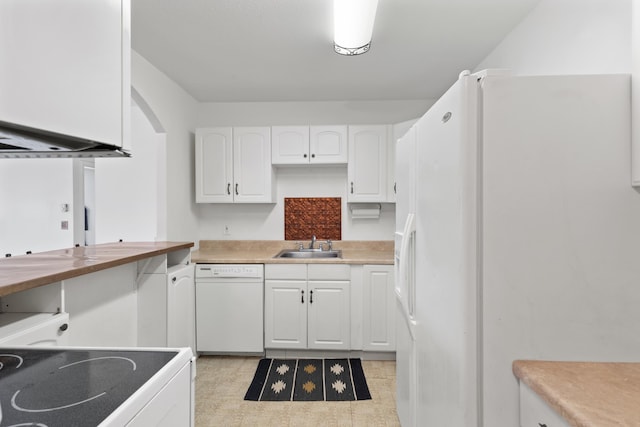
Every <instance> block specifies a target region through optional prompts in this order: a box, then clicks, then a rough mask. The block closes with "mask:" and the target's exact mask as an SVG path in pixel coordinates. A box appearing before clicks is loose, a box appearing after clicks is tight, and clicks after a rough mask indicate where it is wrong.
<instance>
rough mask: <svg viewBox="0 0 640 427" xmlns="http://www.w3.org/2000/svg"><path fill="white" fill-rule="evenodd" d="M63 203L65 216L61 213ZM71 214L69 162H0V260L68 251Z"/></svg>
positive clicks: (70, 163)
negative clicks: (65, 225)
mask: <svg viewBox="0 0 640 427" xmlns="http://www.w3.org/2000/svg"><path fill="white" fill-rule="evenodd" d="M65 203H66V204H68V205H69V211H68V212H62V204H65ZM72 213H73V163H72V160H71V159H2V160H0V255H1V256H4V255H5V254H7V253H10V254H13V255H20V254H24V253H25V252H26V251H33V252H42V251H47V250H52V249H61V248H69V247H72V246H73V214H72ZM61 221H68V225H69V228H68V230H62V229H61Z"/></svg>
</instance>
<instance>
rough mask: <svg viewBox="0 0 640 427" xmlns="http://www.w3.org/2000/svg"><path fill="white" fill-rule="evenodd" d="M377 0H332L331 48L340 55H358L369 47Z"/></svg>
mask: <svg viewBox="0 0 640 427" xmlns="http://www.w3.org/2000/svg"><path fill="white" fill-rule="evenodd" d="M377 8H378V0H333V25H334V36H333V49H334V50H335V51H336V53H339V54H340V55H348V56H353V55H360V54H362V53H365V52H368V51H369V48H370V47H371V34H372V33H373V21H374V20H375V19H376V9H377Z"/></svg>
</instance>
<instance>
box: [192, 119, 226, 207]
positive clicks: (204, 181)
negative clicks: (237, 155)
mask: <svg viewBox="0 0 640 427" xmlns="http://www.w3.org/2000/svg"><path fill="white" fill-rule="evenodd" d="M231 134H232V132H231V128H230V127H223V128H207V129H196V161H195V163H196V168H195V169H196V202H197V203H229V202H233V191H232V185H233V182H232V181H233V143H232V139H231Z"/></svg>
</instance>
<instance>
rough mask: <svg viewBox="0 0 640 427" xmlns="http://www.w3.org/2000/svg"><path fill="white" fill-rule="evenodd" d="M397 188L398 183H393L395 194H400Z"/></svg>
mask: <svg viewBox="0 0 640 427" xmlns="http://www.w3.org/2000/svg"><path fill="white" fill-rule="evenodd" d="M397 186H398V183H397V182H394V183H393V194H397V193H398V190H397V189H396V187H397Z"/></svg>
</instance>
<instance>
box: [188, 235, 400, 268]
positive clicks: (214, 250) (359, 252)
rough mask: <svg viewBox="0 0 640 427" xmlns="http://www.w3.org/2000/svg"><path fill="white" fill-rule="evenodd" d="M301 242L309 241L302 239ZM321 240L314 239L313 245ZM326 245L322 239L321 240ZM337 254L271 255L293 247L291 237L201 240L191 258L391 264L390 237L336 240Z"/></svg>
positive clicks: (202, 261) (219, 261)
mask: <svg viewBox="0 0 640 427" xmlns="http://www.w3.org/2000/svg"><path fill="white" fill-rule="evenodd" d="M303 243H304V244H305V246H307V245H308V244H309V242H308V241H307V242H303ZM319 243H323V242H322V241H318V242H317V243H316V247H317V245H318V244H319ZM325 245H326V243H325ZM332 245H333V249H335V250H341V251H342V257H341V258H313V259H295V258H274V256H275V255H276V254H277V253H278V252H279V251H281V250H282V249H296V248H297V241H292V240H201V241H200V243H199V250H197V251H194V252H193V253H192V254H191V261H192V262H195V263H200V264H311V263H314V264H374V265H375V264H383V265H384V264H388V265H393V261H394V255H393V241H392V240H336V241H334V242H332Z"/></svg>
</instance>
